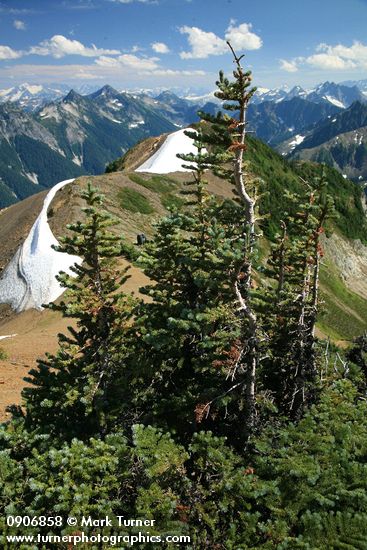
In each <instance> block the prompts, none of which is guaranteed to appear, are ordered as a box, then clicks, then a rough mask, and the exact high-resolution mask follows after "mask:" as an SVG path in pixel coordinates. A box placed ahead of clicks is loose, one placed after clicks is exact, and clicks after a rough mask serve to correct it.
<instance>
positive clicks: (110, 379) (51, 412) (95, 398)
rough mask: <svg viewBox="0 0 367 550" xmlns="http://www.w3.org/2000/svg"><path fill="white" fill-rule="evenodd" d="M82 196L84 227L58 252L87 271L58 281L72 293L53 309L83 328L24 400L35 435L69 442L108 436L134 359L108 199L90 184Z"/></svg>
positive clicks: (35, 378)
mask: <svg viewBox="0 0 367 550" xmlns="http://www.w3.org/2000/svg"><path fill="white" fill-rule="evenodd" d="M81 196H82V198H83V199H84V200H85V201H86V207H85V208H83V212H84V213H85V220H84V221H78V222H76V223H74V224H71V225H70V226H68V228H69V230H70V231H71V235H70V236H66V237H64V238H62V239H61V244H60V246H58V247H57V248H56V249H57V250H58V251H59V252H66V253H68V254H72V255H75V256H79V257H80V258H82V260H83V263H81V264H80V265H78V264H75V265H74V266H73V267H72V268H71V269H72V271H73V272H74V276H71V275H68V274H66V273H61V274H60V275H59V276H58V280H59V281H60V283H61V284H62V286H64V287H65V288H66V289H67V291H68V292H67V295H66V299H63V300H61V302H60V303H54V304H51V305H50V306H48V307H49V308H50V309H52V310H54V311H60V312H61V313H62V314H63V316H65V317H70V318H73V319H76V328H74V327H69V334H68V335H62V334H61V335H59V345H60V347H59V351H58V352H57V353H56V355H50V354H49V355H48V356H47V359H46V360H43V359H42V360H39V361H38V367H37V369H33V370H31V371H30V375H31V376H30V377H29V378H28V379H27V381H28V382H30V383H31V387H29V388H25V390H24V392H23V396H24V399H25V402H26V424H27V425H28V427H30V428H31V429H36V428H38V427H39V428H40V429H42V430H44V431H49V432H50V433H52V434H53V435H60V436H62V435H63V436H64V437H65V438H67V437H68V436H69V437H72V436H78V437H80V438H84V437H88V436H91V435H97V434H98V435H103V434H104V433H105V432H106V430H107V428H108V426H109V425H110V424H111V422H113V418H114V413H115V412H116V411H115V410H114V408H115V405H116V402H118V403H120V400H121V398H122V396H123V394H124V389H123V388H124V385H123V383H122V385H121V384H120V387H119V388H118V389H117V387H116V385H115V384H116V382H117V378H119V377H120V372H121V369H122V368H123V364H124V356H126V355H127V353H128V347H127V343H126V338H127V333H128V332H129V330H130V328H129V323H130V319H131V315H132V306H133V300H132V299H131V298H129V297H127V296H126V295H125V294H123V293H122V292H119V287H120V285H121V284H122V283H123V282H124V281H125V280H126V278H127V275H126V270H125V271H123V273H122V274H121V272H120V271H119V269H118V267H117V265H116V257H118V256H119V255H120V254H121V243H120V239H119V237H117V236H116V235H115V234H113V233H112V232H111V231H110V230H109V228H110V227H111V226H113V225H115V224H116V220H114V219H113V218H112V217H111V216H110V214H109V213H108V212H106V211H103V210H101V205H102V202H103V197H102V196H101V195H100V194H98V193H97V192H96V190H95V189H94V188H93V187H92V186H91V185H90V184H89V185H88V188H87V190H86V191H84V192H82V194H81ZM119 382H121V380H120V379H119ZM124 397H125V398H126V397H127V396H126V395H125V396H124ZM116 414H117V413H116Z"/></svg>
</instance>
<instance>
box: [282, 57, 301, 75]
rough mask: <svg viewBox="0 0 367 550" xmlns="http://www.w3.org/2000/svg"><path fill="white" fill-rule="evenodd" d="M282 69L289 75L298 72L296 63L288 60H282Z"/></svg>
mask: <svg viewBox="0 0 367 550" xmlns="http://www.w3.org/2000/svg"><path fill="white" fill-rule="evenodd" d="M280 68H281V69H282V70H283V71H287V73H296V72H297V71H298V67H297V63H296V61H294V60H293V61H287V60H286V59H280Z"/></svg>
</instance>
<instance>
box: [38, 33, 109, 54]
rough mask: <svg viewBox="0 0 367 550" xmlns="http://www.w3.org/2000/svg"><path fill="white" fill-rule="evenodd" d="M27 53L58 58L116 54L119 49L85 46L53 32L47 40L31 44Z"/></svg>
mask: <svg viewBox="0 0 367 550" xmlns="http://www.w3.org/2000/svg"><path fill="white" fill-rule="evenodd" d="M28 53H29V54H34V55H52V56H53V57H55V58H57V59H59V58H61V57H65V56H66V55H81V56H83V57H99V56H101V55H117V54H119V53H120V52H119V50H106V49H103V48H97V47H96V46H95V45H94V44H92V46H91V47H87V46H84V44H82V43H81V42H79V41H78V40H70V38H66V37H65V36H63V35H61V34H55V36H53V37H52V38H50V39H49V40H43V41H42V42H40V44H38V45H37V46H32V47H31V48H30V50H29V52H28Z"/></svg>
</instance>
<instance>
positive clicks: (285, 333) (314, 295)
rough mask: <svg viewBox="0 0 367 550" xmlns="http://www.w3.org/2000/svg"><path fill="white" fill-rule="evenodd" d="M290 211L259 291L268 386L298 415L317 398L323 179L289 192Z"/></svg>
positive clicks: (325, 206) (325, 205) (326, 209)
mask: <svg viewBox="0 0 367 550" xmlns="http://www.w3.org/2000/svg"><path fill="white" fill-rule="evenodd" d="M285 195H286V197H285V198H286V199H288V204H289V206H290V209H291V210H292V211H293V214H292V215H289V216H288V218H287V219H286V220H285V221H283V222H282V224H281V226H282V227H281V233H280V234H279V235H278V237H277V241H276V243H275V244H274V245H273V250H272V254H271V256H270V258H269V261H268V265H267V269H266V270H265V275H267V276H268V277H270V279H273V280H274V281H275V284H274V286H273V287H271V288H270V289H268V291H267V292H265V291H264V289H262V290H261V291H260V292H259V296H260V301H261V302H262V303H263V312H262V325H263V327H264V330H265V332H266V333H267V340H266V354H265V355H266V357H265V359H264V361H263V365H262V379H263V384H264V387H265V388H266V389H268V390H270V391H271V392H272V394H273V395H274V398H275V402H276V405H277V407H278V408H279V409H280V410H281V411H282V412H283V413H286V414H287V415H290V416H294V417H298V416H299V415H300V414H301V413H302V410H303V408H304V406H305V405H307V404H309V403H310V402H312V401H313V398H314V391H315V384H316V378H317V356H316V352H315V344H316V338H315V325H316V317H317V313H318V311H319V272H320V262H321V258H322V256H323V250H322V246H321V243H320V237H321V234H322V233H323V231H324V226H325V222H326V221H327V219H328V218H329V217H330V216H331V215H332V212H333V204H332V200H331V197H330V196H329V195H328V194H327V182H326V180H325V179H324V177H322V178H320V179H319V180H317V181H315V185H314V188H311V187H310V186H309V185H308V190H307V192H306V193H305V195H304V197H300V196H296V195H292V194H290V193H285Z"/></svg>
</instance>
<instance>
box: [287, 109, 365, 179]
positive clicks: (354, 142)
mask: <svg viewBox="0 0 367 550" xmlns="http://www.w3.org/2000/svg"><path fill="white" fill-rule="evenodd" d="M291 156H293V157H294V158H297V159H305V160H312V161H315V162H324V163H326V164H328V165H330V166H333V167H334V168H337V169H338V170H339V171H340V172H341V173H342V174H343V175H344V176H345V177H348V178H350V179H353V180H356V181H361V180H363V181H364V182H366V181H367V103H360V102H359V101H356V102H354V103H353V104H352V105H351V106H350V107H349V109H346V110H343V111H342V112H339V113H338V114H336V115H335V116H334V117H329V118H327V119H325V120H323V121H322V122H320V123H319V124H318V125H317V126H315V127H314V128H313V129H312V130H311V131H309V132H308V133H307V134H306V135H305V136H304V137H303V136H302V139H301V140H299V143H297V144H295V147H294V148H293V151H292V153H291Z"/></svg>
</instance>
